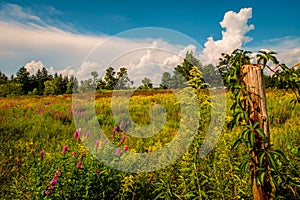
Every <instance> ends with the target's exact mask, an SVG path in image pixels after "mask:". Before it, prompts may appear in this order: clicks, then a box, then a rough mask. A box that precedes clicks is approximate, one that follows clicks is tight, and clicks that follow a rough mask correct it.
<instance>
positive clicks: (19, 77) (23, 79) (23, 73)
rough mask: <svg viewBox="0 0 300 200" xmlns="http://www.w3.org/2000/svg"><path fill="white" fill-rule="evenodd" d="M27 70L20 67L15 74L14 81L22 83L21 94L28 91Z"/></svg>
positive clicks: (28, 79)
mask: <svg viewBox="0 0 300 200" xmlns="http://www.w3.org/2000/svg"><path fill="white" fill-rule="evenodd" d="M29 75H30V74H29V72H28V71H27V70H26V68H25V67H21V68H20V69H19V71H18V72H17V74H16V78H15V80H16V82H17V83H20V84H22V90H23V94H27V93H28V91H30V88H31V85H30V77H29Z"/></svg>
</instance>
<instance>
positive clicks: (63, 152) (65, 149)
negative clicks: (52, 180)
mask: <svg viewBox="0 0 300 200" xmlns="http://www.w3.org/2000/svg"><path fill="white" fill-rule="evenodd" d="M68 148H69V147H68V145H65V146H64V147H63V149H62V151H61V153H62V154H63V155H64V154H65V153H66V152H67V150H68Z"/></svg>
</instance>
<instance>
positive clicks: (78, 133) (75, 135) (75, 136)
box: [74, 129, 81, 140]
mask: <svg viewBox="0 0 300 200" xmlns="http://www.w3.org/2000/svg"><path fill="white" fill-rule="evenodd" d="M80 132H81V129H78V130H76V131H75V132H74V138H75V139H78V140H79V139H80V137H79V136H80Z"/></svg>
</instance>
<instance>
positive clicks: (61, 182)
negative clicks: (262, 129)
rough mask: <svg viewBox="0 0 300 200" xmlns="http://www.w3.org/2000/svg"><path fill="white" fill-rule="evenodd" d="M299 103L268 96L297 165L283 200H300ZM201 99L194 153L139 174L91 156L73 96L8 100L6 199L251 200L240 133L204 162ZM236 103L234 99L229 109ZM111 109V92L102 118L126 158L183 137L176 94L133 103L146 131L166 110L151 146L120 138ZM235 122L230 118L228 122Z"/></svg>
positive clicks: (2, 131) (1, 135)
mask: <svg viewBox="0 0 300 200" xmlns="http://www.w3.org/2000/svg"><path fill="white" fill-rule="evenodd" d="M292 97H293V96H292V94H291V93H289V92H287V91H280V90H276V91H272V90H269V91H267V106H268V112H269V119H270V120H269V122H270V132H271V142H272V143H273V144H274V148H276V149H280V150H282V151H283V152H284V153H285V154H286V157H287V158H288V160H289V162H281V161H279V160H278V162H279V164H280V172H281V173H283V176H282V178H281V179H279V185H280V190H278V191H277V192H276V195H277V196H278V197H279V198H280V196H281V197H282V198H283V199H284V198H286V199H299V196H297V195H299V193H300V191H299V190H300V189H299V187H298V188H297V187H291V185H290V184H289V180H290V179H291V177H292V178H295V177H296V178H298V180H299V176H300V169H299V166H300V154H299V153H300V152H299V150H300V149H299V147H300V106H299V105H296V106H295V107H293V106H292V104H290V103H289V102H290V100H291V98H292ZM199 99H200V100H201V101H202V102H201V104H200V105H201V108H200V109H201V113H202V114H203V116H202V119H206V120H201V121H200V122H199V128H198V132H197V135H196V137H195V138H194V141H193V143H192V144H191V146H190V147H189V149H188V150H187V151H186V152H185V153H184V155H183V156H181V157H180V158H179V159H178V160H176V162H174V163H173V164H171V165H169V166H167V167H165V168H162V169H160V170H157V171H153V172H148V173H137V174H136V173H127V172H121V171H118V170H116V169H113V168H110V167H108V166H106V165H104V164H103V163H101V162H99V161H98V160H97V159H96V158H95V157H94V156H92V155H91V154H90V152H89V151H88V150H87V149H86V147H85V145H83V142H84V141H85V140H86V139H88V137H90V136H89V134H90V133H86V131H84V132H83V131H81V132H80V133H79V132H78V130H76V127H75V124H74V120H73V117H74V115H80V113H74V112H73V110H72V96H71V95H61V96H43V97H39V96H22V97H11V98H2V99H0V124H1V126H0V144H1V155H0V188H1V189H0V199H251V195H252V193H251V184H250V177H249V174H248V173H247V172H246V173H243V172H241V171H240V170H239V165H240V163H241V161H242V160H243V158H245V156H247V153H246V148H243V147H240V148H239V149H238V151H231V150H230V149H231V147H232V145H233V143H234V141H235V139H236V138H237V136H238V135H239V134H240V130H238V129H235V130H233V131H229V130H228V129H227V128H226V126H224V128H223V131H222V135H221V136H220V137H219V139H218V142H217V144H216V146H215V148H214V149H213V150H212V151H211V152H210V153H209V154H208V155H207V156H206V157H205V158H203V159H200V158H199V156H198V152H199V149H200V146H201V144H202V142H203V139H204V137H205V134H206V131H207V127H208V124H209V119H210V116H209V110H210V105H209V103H205V100H204V99H201V95H199ZM230 101H231V100H230V98H229V94H228V101H227V107H228V108H229V106H230ZM110 103H111V94H110V93H102V94H100V93H99V94H97V95H96V100H95V110H96V113H97V114H96V118H97V121H98V122H99V124H100V125H101V126H102V129H103V131H104V133H105V135H106V136H107V138H108V139H109V140H110V142H112V143H113V144H116V145H118V146H119V148H120V149H121V153H120V152H119V153H120V157H122V155H123V154H125V153H126V152H127V151H128V152H137V153H151V152H155V151H156V150H158V149H161V148H162V147H164V146H165V145H166V144H168V143H169V142H171V141H172V139H173V138H174V137H175V136H176V134H177V130H178V127H179V123H180V117H181V114H180V106H179V105H178V100H177V99H176V96H175V95H174V94H172V93H171V92H169V91H153V92H141V93H135V94H134V96H133V97H132V98H131V99H130V106H129V112H130V116H131V118H132V120H133V121H134V122H135V123H136V124H137V125H140V126H145V125H147V124H149V123H150V117H149V114H148V113H149V108H150V107H151V105H154V104H159V105H161V106H163V107H164V108H165V109H166V113H167V117H166V123H165V125H164V127H163V128H162V129H161V131H159V133H157V134H156V135H155V136H153V137H150V138H146V139H139V138H135V137H131V136H129V135H126V133H123V132H124V130H125V128H123V130H121V128H120V129H119V130H117V131H116V130H115V126H116V125H119V126H120V123H121V122H122V123H124V125H123V126H128V122H127V121H126V120H124V119H117V120H114V118H113V116H112V110H111V106H110V105H111V104H110ZM230 120H231V116H230V111H228V112H227V116H226V123H228V122H229V121H230ZM121 126H122V125H121ZM76 131H77V132H76ZM125 132H126V131H125ZM77 134H79V135H77ZM124 135H126V137H123V136H124ZM79 138H81V139H79ZM122 138H123V139H122ZM121 140H123V141H122V142H121ZM98 142H99V143H98V144H95V145H96V147H95V148H105V143H106V142H105V141H103V140H99V141H98ZM96 150H97V149H96ZM119 153H118V152H117V151H116V154H119Z"/></svg>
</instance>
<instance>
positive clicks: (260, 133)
mask: <svg viewBox="0 0 300 200" xmlns="http://www.w3.org/2000/svg"><path fill="white" fill-rule="evenodd" d="M255 131H257V132H258V133H259V135H260V136H261V137H262V138H263V140H264V142H265V141H266V140H267V137H266V135H265V133H264V131H263V130H262V129H261V128H257V129H255Z"/></svg>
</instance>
